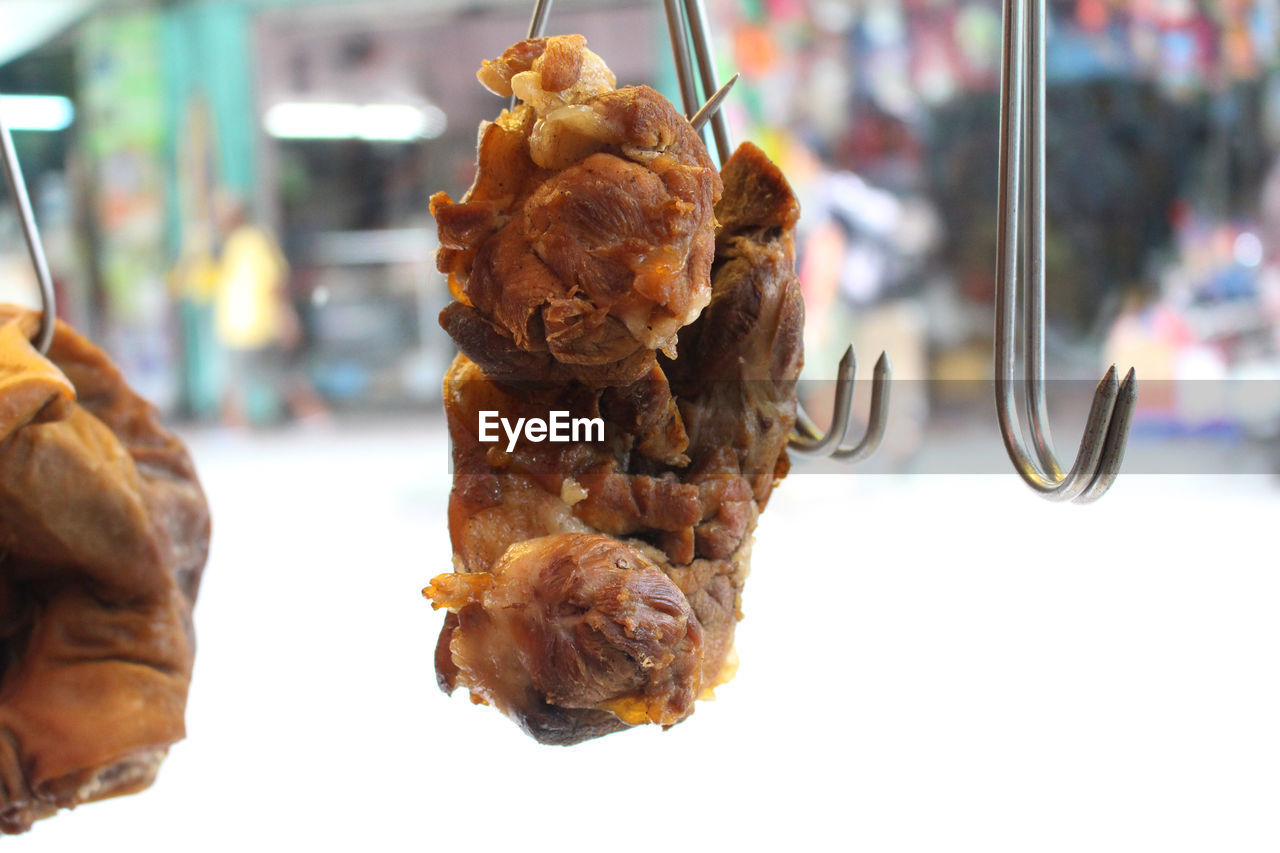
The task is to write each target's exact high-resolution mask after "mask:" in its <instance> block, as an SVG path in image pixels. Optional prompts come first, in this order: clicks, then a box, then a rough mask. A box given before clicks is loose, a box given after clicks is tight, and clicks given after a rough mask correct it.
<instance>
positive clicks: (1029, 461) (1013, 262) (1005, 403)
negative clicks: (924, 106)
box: [995, 0, 1137, 503]
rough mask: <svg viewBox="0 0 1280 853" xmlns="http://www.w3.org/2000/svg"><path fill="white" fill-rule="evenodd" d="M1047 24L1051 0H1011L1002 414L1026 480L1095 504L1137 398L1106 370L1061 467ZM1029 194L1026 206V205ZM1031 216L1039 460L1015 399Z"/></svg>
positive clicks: (1032, 389) (1005, 65) (999, 324)
mask: <svg viewBox="0 0 1280 853" xmlns="http://www.w3.org/2000/svg"><path fill="white" fill-rule="evenodd" d="M1028 4H1030V9H1029V11H1028ZM1045 20H1046V15H1045V0H1004V30H1003V42H1002V46H1003V57H1002V62H1001V87H1000V187H999V213H998V217H999V220H998V231H997V245H996V266H997V273H996V320H995V323H996V328H995V383H996V417H997V419H998V421H999V424H1000V435H1001V438H1002V439H1003V441H1004V445H1005V450H1006V451H1007V452H1008V454H1009V459H1010V460H1011V461H1012V462H1013V465H1014V468H1015V469H1016V470H1017V472H1018V474H1019V476H1021V477H1022V479H1023V480H1024V481H1025V482H1026V483H1027V485H1029V486H1031V488H1032V489H1034V490H1035V491H1036V492H1037V493H1038V494H1040V495H1041V496H1042V497H1044V498H1047V499H1048V500H1052V501H1068V500H1074V501H1076V502H1078V503H1091V502H1093V501H1096V500H1098V498H1100V497H1102V495H1103V494H1105V493H1106V491H1107V489H1109V488H1110V487H1111V485H1112V484H1113V483H1114V482H1115V480H1116V476H1117V475H1118V473H1119V470H1120V465H1121V463H1122V462H1123V461H1124V449H1125V445H1126V443H1127V441H1128V434H1129V425H1130V423H1131V422H1132V418H1133V410H1134V407H1135V405H1136V403H1137V380H1136V378H1135V375H1134V372H1133V371H1132V370H1130V371H1129V374H1128V375H1127V376H1126V377H1125V380H1124V383H1123V385H1121V384H1120V383H1119V382H1117V380H1116V368H1115V365H1112V366H1111V368H1110V369H1109V370H1108V371H1107V373H1106V375H1105V376H1103V378H1102V381H1101V382H1100V383H1099V384H1098V388H1097V390H1096V391H1095V392H1094V396H1093V403H1092V405H1091V407H1090V410H1089V417H1088V420H1087V421H1086V423H1085V430H1084V436H1083V438H1082V439H1081V441H1080V447H1079V450H1078V452H1077V454H1076V458H1075V462H1074V463H1073V464H1072V466H1071V470H1069V471H1067V472H1066V473H1063V470H1062V467H1061V465H1060V464H1059V463H1058V459H1057V457H1056V454H1055V453H1054V449H1053V439H1052V437H1051V435H1050V432H1049V422H1048V417H1047V406H1046V402H1045V385H1044V325H1045V314H1044V287H1045V284H1044V281H1045V268H1044V243H1045V219H1044V210H1045V112H1046V110H1045V95H1044V92H1045V63H1044V39H1045ZM1024 181H1025V186H1024ZM1024 197H1025V201H1026V203H1027V207H1026V209H1025V210H1024V209H1022V207H1021V205H1022V202H1023V201H1024ZM1024 222H1025V224H1026V228H1027V232H1028V233H1027V238H1026V242H1027V245H1026V247H1025V255H1024V256H1023V258H1022V260H1023V263H1022V265H1021V266H1022V272H1023V274H1024V278H1025V282H1024V285H1025V287H1024V289H1025V291H1026V305H1025V307H1024V315H1023V318H1022V321H1023V329H1022V334H1023V339H1024V346H1025V364H1024V367H1023V378H1024V393H1025V402H1026V411H1027V421H1028V424H1029V432H1030V435H1031V446H1032V449H1033V450H1034V453H1035V459H1033V458H1032V456H1031V454H1030V452H1029V451H1028V449H1027V445H1026V443H1024V441H1023V433H1022V427H1021V424H1020V423H1019V420H1018V414H1017V408H1016V403H1015V400H1014V396H1015V395H1014V390H1015V384H1016V382H1015V376H1016V373H1017V371H1016V365H1015V361H1016V354H1015V349H1016V341H1017V334H1018V329H1017V328H1016V327H1017V291H1018V284H1019V282H1018V273H1019V248H1020V246H1019V239H1020V235H1019V228H1020V226H1022V225H1023V223H1024Z"/></svg>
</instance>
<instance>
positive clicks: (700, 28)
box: [529, 0, 893, 462]
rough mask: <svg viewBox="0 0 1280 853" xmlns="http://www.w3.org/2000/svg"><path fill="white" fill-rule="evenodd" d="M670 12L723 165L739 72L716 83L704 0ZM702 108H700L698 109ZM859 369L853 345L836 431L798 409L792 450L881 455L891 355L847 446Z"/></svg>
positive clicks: (539, 26) (839, 392) (682, 69)
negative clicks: (726, 108) (864, 420)
mask: <svg viewBox="0 0 1280 853" xmlns="http://www.w3.org/2000/svg"><path fill="white" fill-rule="evenodd" d="M663 4H664V6H665V8H666V13H667V27H668V30H669V31H670V36H671V49H672V52H673V53H674V55H675V64H676V78H677V80H678V81H679V83H680V98H681V100H682V101H683V104H684V110H685V115H686V116H687V117H688V118H689V122H690V124H692V125H693V127H694V128H695V129H696V130H698V131H701V130H702V128H703V127H704V126H705V125H706V124H707V122H708V121H709V122H710V123H711V132H712V136H713V137H714V138H715V146H716V152H717V154H718V155H719V157H720V163H721V165H723V164H724V163H725V162H726V161H727V160H728V159H729V156H730V155H731V154H732V153H733V145H732V142H731V140H730V137H729V126H728V122H726V121H725V118H724V113H723V112H721V110H720V106H721V105H722V104H723V103H724V99H725V97H726V96H727V95H728V94H729V90H730V89H731V88H733V84H734V83H736V82H737V81H738V75H737V74H734V75H733V77H732V78H730V80H729V82H727V83H725V84H724V85H723V86H721V85H719V83H718V82H717V80H716V67H715V60H714V57H713V55H712V52H711V40H710V37H709V35H708V30H707V16H706V11H705V10H704V9H703V6H702V0H682V2H681V0H663ZM550 10H551V0H537V2H536V4H535V5H534V9H533V17H532V18H531V19H530V21H529V38H537V37H539V36H541V35H542V34H543V31H544V29H545V27H546V22H547V16H548V14H549V13H550ZM690 40H692V42H693V52H694V54H695V55H696V56H697V59H698V63H697V64H698V81H700V82H701V84H702V91H703V93H704V94H705V95H707V99H706V101H705V103H704V102H702V101H701V100H700V99H699V98H698V89H697V82H695V79H694V73H693V62H692V61H691V59H690V56H689V42H690ZM699 104H701V106H699ZM856 370H857V367H856V360H855V358H854V354H853V347H852V346H850V347H849V349H848V350H847V351H846V352H845V354H844V358H842V359H841V360H840V368H839V371H838V373H837V377H836V398H835V413H834V415H833V417H832V424H831V428H830V429H828V430H827V431H826V433H823V432H822V431H821V430H819V429H818V427H817V425H816V424H814V422H813V419H812V418H810V417H809V415H808V413H806V412H805V410H804V406H799V407H798V411H797V413H796V414H797V417H796V428H795V430H794V431H793V432H792V434H791V440H790V446H791V448H792V449H793V450H794V451H795V452H797V453H799V454H802V455H806V456H826V457H830V458H832V459H837V460H841V461H844V462H857V461H858V460H860V459H865V458H867V457H868V456H870V455H871V454H872V453H874V452H875V451H876V448H878V447H879V446H880V441H881V439H883V438H884V431H885V424H886V423H887V422H888V420H889V384H890V380H891V378H892V375H893V371H892V368H891V367H890V365H889V356H888V354H887V353H883V352H882V353H881V354H880V359H879V360H878V361H877V362H876V367H875V371H874V372H873V378H872V386H871V416H870V423H869V425H868V427H867V431H866V434H865V435H864V436H863V437H862V439H861V440H860V441H859V442H858V443H857V444H856V445H853V446H852V447H845V446H843V444H844V440H845V438H846V437H847V434H848V431H849V426H850V422H851V421H852V419H853V408H852V407H853V382H854V375H855V372H856Z"/></svg>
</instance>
